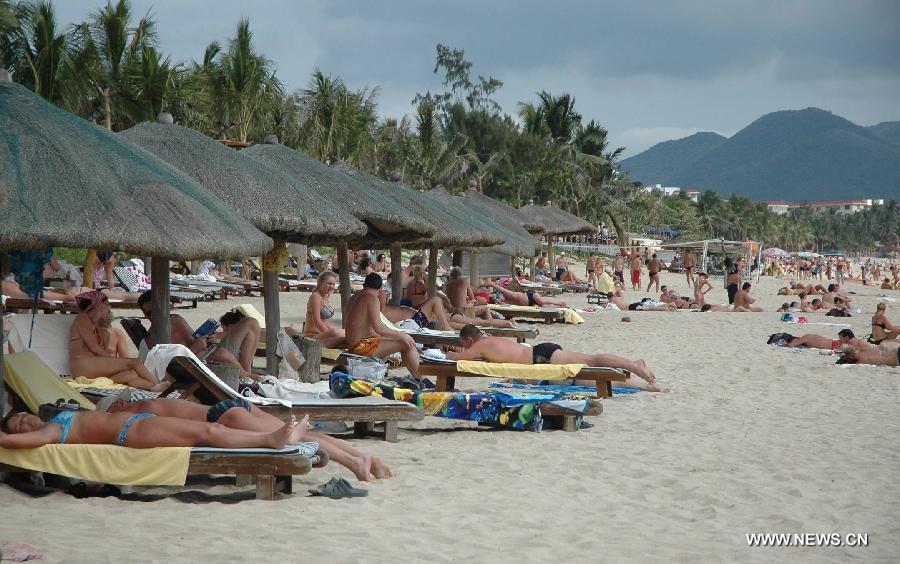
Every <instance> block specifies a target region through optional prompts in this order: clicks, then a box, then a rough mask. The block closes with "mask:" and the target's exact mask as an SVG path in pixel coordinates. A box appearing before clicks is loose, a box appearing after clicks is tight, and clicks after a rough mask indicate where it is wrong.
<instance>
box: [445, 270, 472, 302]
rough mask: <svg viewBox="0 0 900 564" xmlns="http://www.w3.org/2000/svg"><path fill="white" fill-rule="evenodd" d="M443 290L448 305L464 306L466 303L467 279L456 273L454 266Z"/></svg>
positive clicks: (467, 292)
mask: <svg viewBox="0 0 900 564" xmlns="http://www.w3.org/2000/svg"><path fill="white" fill-rule="evenodd" d="M444 291H445V292H446V294H447V299H449V300H450V305H451V306H453V307H466V305H468V294H469V281H468V280H466V279H465V278H464V277H463V276H462V275H459V274H457V269H456V267H454V268H453V270H451V271H450V280H449V281H448V282H447V285H446V287H445V288H444Z"/></svg>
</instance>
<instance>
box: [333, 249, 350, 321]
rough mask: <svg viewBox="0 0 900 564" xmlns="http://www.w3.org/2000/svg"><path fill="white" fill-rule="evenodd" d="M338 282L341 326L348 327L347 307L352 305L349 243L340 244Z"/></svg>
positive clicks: (336, 250)
mask: <svg viewBox="0 0 900 564" xmlns="http://www.w3.org/2000/svg"><path fill="white" fill-rule="evenodd" d="M335 252H336V253H337V255H338V282H339V284H340V287H341V326H342V327H347V306H348V305H349V304H350V262H349V261H348V260H347V243H338V244H337V248H336V249H335Z"/></svg>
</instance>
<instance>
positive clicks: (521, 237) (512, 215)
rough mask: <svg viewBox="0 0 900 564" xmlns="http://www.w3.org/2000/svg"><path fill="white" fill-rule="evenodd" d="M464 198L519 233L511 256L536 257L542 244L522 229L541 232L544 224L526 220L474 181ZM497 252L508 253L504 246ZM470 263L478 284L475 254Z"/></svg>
mask: <svg viewBox="0 0 900 564" xmlns="http://www.w3.org/2000/svg"><path fill="white" fill-rule="evenodd" d="M462 199H463V201H465V202H466V204H467V205H469V206H470V208H471V209H473V210H475V211H479V212H480V213H483V214H488V215H490V216H491V217H493V218H494V220H495V221H496V222H497V224H498V225H501V226H502V227H503V229H504V231H508V232H510V233H515V234H518V237H517V242H518V244H517V245H516V246H514V247H513V248H512V249H510V250H513V251H515V252H514V253H509V255H510V256H512V257H515V256H525V257H534V254H535V252H537V251H539V250H540V244H539V243H538V242H537V240H536V239H534V238H531V239H528V238H527V235H525V234H523V231H522V230H524V231H525V232H526V233H531V234H539V233H543V232H544V227H543V225H541V224H539V223H536V222H532V221H529V220H526V219H525V218H523V217H522V216H521V215H519V213H518V212H517V211H516V208H514V207H512V206H509V205H507V204H504V203H503V202H500V201H498V200H495V199H493V198H491V197H489V196H485V195H484V194H483V193H481V192H479V191H478V190H476V189H475V187H474V186H473V184H472V183H470V184H469V189H468V190H466V191H465V192H464V193H463V194H462ZM529 241H530V243H529ZM489 250H490V249H489ZM520 251H521V252H520ZM497 252H501V253H503V254H507V252H504V250H502V247H501V248H500V249H498V250H497ZM469 264H470V265H472V268H471V269H470V277H471V279H472V283H473V284H477V283H478V261H477V257H476V256H474V254H473V255H472V256H471V257H470V259H469ZM511 269H512V268H511Z"/></svg>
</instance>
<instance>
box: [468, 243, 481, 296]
mask: <svg viewBox="0 0 900 564" xmlns="http://www.w3.org/2000/svg"><path fill="white" fill-rule="evenodd" d="M480 282H481V281H480V280H479V279H478V253H477V252H475V251H474V250H473V251H469V284H471V285H472V287H473V288H477V287H478V286H479V283H480Z"/></svg>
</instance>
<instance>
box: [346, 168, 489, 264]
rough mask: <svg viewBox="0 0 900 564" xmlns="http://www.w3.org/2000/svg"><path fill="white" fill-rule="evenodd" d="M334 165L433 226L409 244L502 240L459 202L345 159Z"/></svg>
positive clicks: (460, 244)
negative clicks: (439, 197) (440, 199)
mask: <svg viewBox="0 0 900 564" xmlns="http://www.w3.org/2000/svg"><path fill="white" fill-rule="evenodd" d="M334 168H335V169H337V170H340V171H341V172H343V173H344V174H347V175H349V176H352V177H353V178H355V179H356V180H358V181H360V182H362V183H363V184H365V185H367V186H369V187H370V188H372V189H373V190H377V191H379V192H381V193H383V194H386V195H387V196H389V197H390V198H391V199H393V200H395V201H397V202H400V203H401V204H402V205H403V206H405V207H407V208H409V209H411V210H413V211H415V212H416V214H418V216H419V217H420V218H422V219H424V220H426V221H427V222H428V223H429V224H430V225H432V226H433V227H434V235H432V236H430V237H428V238H427V239H424V240H422V241H412V243H433V244H437V245H438V246H441V247H444V246H450V247H487V246H491V245H496V244H498V243H502V242H503V238H502V237H500V236H499V235H498V233H497V231H496V230H495V229H493V228H491V227H490V226H488V225H483V224H481V223H479V222H478V221H476V220H473V218H472V216H471V214H469V213H468V210H466V209H465V208H463V207H461V206H460V205H446V204H445V203H444V202H438V201H437V200H435V199H434V198H432V197H430V196H429V195H428V194H427V193H423V192H419V191H418V190H414V189H413V188H410V187H409V186H405V185H404V184H401V183H400V182H389V181H387V180H383V179H381V178H379V177H377V176H375V175H374V174H370V173H368V172H365V171H362V170H359V169H356V168H354V167H352V166H350V165H349V164H347V163H345V162H338V163H337V164H335V165H334Z"/></svg>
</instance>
